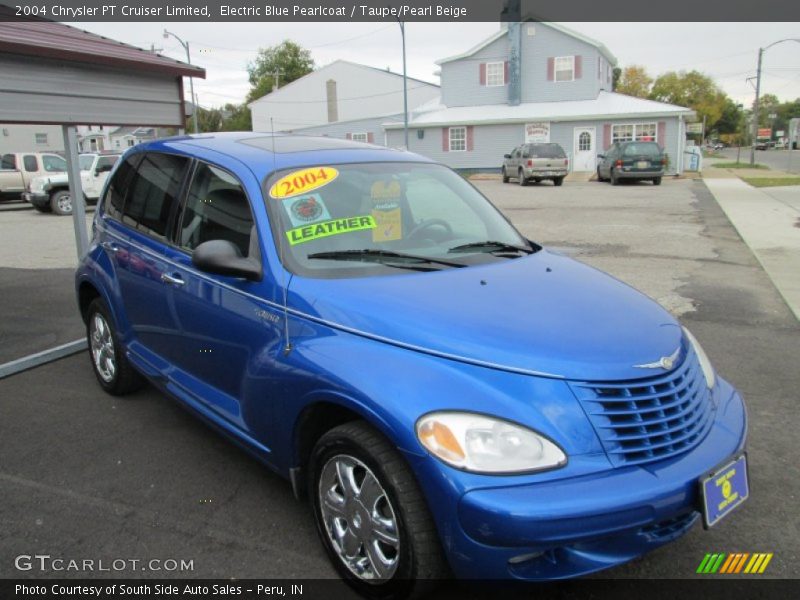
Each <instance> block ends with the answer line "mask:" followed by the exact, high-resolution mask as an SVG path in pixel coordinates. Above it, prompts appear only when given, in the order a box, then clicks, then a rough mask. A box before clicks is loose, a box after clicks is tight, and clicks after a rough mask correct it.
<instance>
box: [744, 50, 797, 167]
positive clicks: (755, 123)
mask: <svg viewBox="0 0 800 600" xmlns="http://www.w3.org/2000/svg"><path fill="white" fill-rule="evenodd" d="M783 42H798V43H800V38H786V39H785V40H778V41H777V42H772V43H771V44H770V45H769V46H764V47H763V48H759V49H758V70H757V71H756V101H755V103H754V104H753V130H752V131H753V145H752V146H750V164H751V165H754V164H755V163H756V140H757V139H758V102H759V96H760V94H761V61H762V59H763V57H764V52H765V51H766V50H769V49H770V48H772V47H773V46H774V45H775V44H780V43H783Z"/></svg>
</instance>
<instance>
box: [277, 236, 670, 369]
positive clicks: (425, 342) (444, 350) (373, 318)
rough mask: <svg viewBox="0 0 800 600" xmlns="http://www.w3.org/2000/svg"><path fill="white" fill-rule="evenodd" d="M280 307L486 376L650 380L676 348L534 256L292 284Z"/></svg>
mask: <svg viewBox="0 0 800 600" xmlns="http://www.w3.org/2000/svg"><path fill="white" fill-rule="evenodd" d="M289 307H290V309H294V310H295V311H299V312H301V313H304V314H306V315H308V316H309V317H311V318H312V319H315V320H320V321H324V322H326V323H327V324H330V325H333V326H335V327H339V328H342V329H346V330H349V331H352V332H354V333H357V334H360V335H365V336H367V337H372V338H375V339H379V340H380V341H383V342H388V343H393V344H397V345H401V346H405V347H408V348H411V349H413V350H417V351H422V352H427V353H431V354H436V355H440V356H446V357H448V358H452V359H456V360H461V361H465V362H470V363H476V364H483V365H487V366H491V367H494V368H501V369H505V370H512V371H518V372H525V373H531V374H542V375H549V376H555V377H562V378H567V379H579V380H591V381H608V380H622V379H636V378H640V377H647V376H651V375H653V374H654V373H653V371H652V369H646V368H641V367H636V366H635V365H637V364H644V363H652V362H657V361H658V360H659V359H660V358H661V357H664V356H669V355H671V354H673V352H674V351H675V350H676V349H677V348H678V346H679V345H680V343H681V338H682V332H681V328H680V325H679V324H678V323H677V321H676V320H675V319H674V318H673V317H672V316H671V315H670V314H669V313H667V312H666V311H665V310H664V309H663V308H661V306H659V305H658V304H657V303H656V302H654V301H653V300H651V299H650V298H648V297H647V296H645V295H643V294H642V293H640V292H638V291H636V290H634V289H633V288H631V287H630V286H628V285H626V284H624V283H622V282H620V281H618V280H617V279H614V278H613V277H611V276H609V275H607V274H605V273H602V272H601V271H598V270H596V269H593V268H592V267H589V266H587V265H584V264H583V263H580V262H578V261H575V260H573V259H570V258H567V257H565V256H562V255H560V254H557V253H554V252H551V251H548V250H541V251H539V252H537V253H535V254H532V255H530V256H527V257H524V258H518V259H509V260H506V261H503V262H497V263H491V264H487V265H480V266H473V267H469V268H463V269H450V270H445V271H436V272H429V273H407V274H403V275H398V276H394V275H393V276H384V277H366V278H358V279H335V280H331V279H310V278H302V277H297V276H296V277H293V278H292V281H291V285H290V294H289Z"/></svg>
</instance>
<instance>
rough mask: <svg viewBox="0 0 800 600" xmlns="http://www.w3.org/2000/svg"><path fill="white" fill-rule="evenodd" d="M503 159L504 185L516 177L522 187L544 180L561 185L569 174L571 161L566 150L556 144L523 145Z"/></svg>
mask: <svg viewBox="0 0 800 600" xmlns="http://www.w3.org/2000/svg"><path fill="white" fill-rule="evenodd" d="M503 158H504V159H505V160H503V183H508V181H509V179H511V178H512V177H514V178H516V179H517V181H518V182H519V184H520V185H528V182H529V181H530V180H533V181H534V182H536V183H539V182H540V181H542V180H544V179H549V180H550V181H552V182H553V185H561V184H562V183H564V177H566V176H567V173H569V159H568V158H567V155H566V153H565V152H564V149H563V148H562V147H561V146H560V145H558V144H555V143H547V144H522V145H521V146H517V147H516V148H514V149H513V150H512V151H511V154H506V155H505V156H504V157H503Z"/></svg>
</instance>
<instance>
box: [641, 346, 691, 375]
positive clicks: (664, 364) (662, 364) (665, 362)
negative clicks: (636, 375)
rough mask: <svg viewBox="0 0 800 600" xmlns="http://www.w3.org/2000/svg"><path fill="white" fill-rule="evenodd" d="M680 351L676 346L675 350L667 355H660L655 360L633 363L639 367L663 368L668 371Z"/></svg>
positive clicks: (673, 364)
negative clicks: (638, 363)
mask: <svg viewBox="0 0 800 600" xmlns="http://www.w3.org/2000/svg"><path fill="white" fill-rule="evenodd" d="M680 353H681V348H680V346H678V349H677V350H675V352H673V353H672V354H670V355H669V356H662V357H661V358H660V359H658V360H657V361H656V362H651V363H645V364H643V365H633V366H634V367H637V368H639V369H664V370H665V371H669V370H670V369H671V368H672V367H673V366H675V361H677V360H678V356H679V355H680Z"/></svg>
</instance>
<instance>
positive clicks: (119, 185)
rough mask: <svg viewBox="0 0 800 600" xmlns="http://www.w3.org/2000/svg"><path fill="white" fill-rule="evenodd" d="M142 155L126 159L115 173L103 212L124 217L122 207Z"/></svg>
mask: <svg viewBox="0 0 800 600" xmlns="http://www.w3.org/2000/svg"><path fill="white" fill-rule="evenodd" d="M139 157H140V155H137V154H134V155H133V156H129V157H128V158H126V159H125V161H124V162H123V163H122V164H121V165H120V166H119V168H118V169H117V171H116V172H115V173H114V177H113V178H112V179H111V182H110V183H109V184H108V188H107V189H106V197H105V200H104V203H103V212H104V213H105V214H107V215H108V216H109V217H113V218H114V219H122V209H123V206H124V204H125V193H126V192H127V191H128V185H129V184H130V181H131V177H132V176H133V172H134V171H135V170H136V163H137V161H138V160H139Z"/></svg>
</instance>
